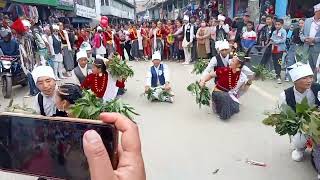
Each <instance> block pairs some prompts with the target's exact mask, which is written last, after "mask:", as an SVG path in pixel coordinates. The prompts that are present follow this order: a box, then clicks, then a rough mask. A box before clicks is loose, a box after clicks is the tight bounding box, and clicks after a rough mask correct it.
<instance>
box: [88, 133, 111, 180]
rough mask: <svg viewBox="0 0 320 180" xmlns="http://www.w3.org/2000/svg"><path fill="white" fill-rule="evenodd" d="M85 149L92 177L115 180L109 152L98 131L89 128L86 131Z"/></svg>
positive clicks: (92, 178) (93, 179)
mask: <svg viewBox="0 0 320 180" xmlns="http://www.w3.org/2000/svg"><path fill="white" fill-rule="evenodd" d="M83 149H84V153H85V155H86V157H87V160H88V164H89V170H90V177H91V178H90V179H91V180H105V179H110V180H113V179H114V173H113V169H112V165H111V162H110V158H109V154H108V152H107V150H106V148H105V146H104V144H103V142H102V139H101V137H100V135H99V134H98V133H97V132H96V131H94V130H89V131H87V132H86V133H84V135H83Z"/></svg>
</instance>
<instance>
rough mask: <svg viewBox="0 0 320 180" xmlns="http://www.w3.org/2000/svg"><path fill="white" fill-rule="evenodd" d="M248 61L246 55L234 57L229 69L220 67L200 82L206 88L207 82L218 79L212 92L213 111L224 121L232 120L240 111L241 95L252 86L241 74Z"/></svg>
mask: <svg viewBox="0 0 320 180" xmlns="http://www.w3.org/2000/svg"><path fill="white" fill-rule="evenodd" d="M246 59H247V58H246V57H244V55H241V56H234V57H233V59H232V61H231V64H230V66H229V67H220V68H218V69H216V70H214V71H212V72H210V74H208V75H206V76H205V78H204V79H202V80H201V81H200V86H201V87H204V86H205V84H206V82H207V81H209V80H211V79H212V78H215V77H217V81H216V85H215V88H214V90H213V92H212V109H213V111H214V112H216V113H217V114H218V116H219V118H220V119H222V120H227V119H230V118H231V116H232V115H234V114H236V113H238V112H239V111H240V109H239V108H240V102H239V100H238V98H239V95H240V94H243V92H245V91H247V89H248V88H249V86H250V85H251V84H252V81H251V80H249V79H248V78H247V77H246V75H245V74H244V73H242V72H241V69H242V67H243V66H244V64H245V61H246Z"/></svg>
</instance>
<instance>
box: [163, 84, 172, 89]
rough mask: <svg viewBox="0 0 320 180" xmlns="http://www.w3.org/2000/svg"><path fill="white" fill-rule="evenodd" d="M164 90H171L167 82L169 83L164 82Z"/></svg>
mask: <svg viewBox="0 0 320 180" xmlns="http://www.w3.org/2000/svg"><path fill="white" fill-rule="evenodd" d="M164 90H166V91H169V90H171V87H170V84H169V83H166V84H165V85H164Z"/></svg>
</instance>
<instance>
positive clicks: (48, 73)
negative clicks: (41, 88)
mask: <svg viewBox="0 0 320 180" xmlns="http://www.w3.org/2000/svg"><path fill="white" fill-rule="evenodd" d="M31 74H32V77H33V80H34V82H35V83H37V81H38V78H39V77H50V78H52V79H54V80H56V77H55V75H54V72H53V69H52V67H50V66H38V67H36V68H34V70H33V71H32V73H31Z"/></svg>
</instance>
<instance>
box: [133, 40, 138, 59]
mask: <svg viewBox="0 0 320 180" xmlns="http://www.w3.org/2000/svg"><path fill="white" fill-rule="evenodd" d="M131 55H132V56H133V57H135V58H138V57H139V42H138V40H134V41H133V42H132V48H131Z"/></svg>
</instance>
